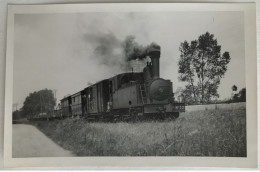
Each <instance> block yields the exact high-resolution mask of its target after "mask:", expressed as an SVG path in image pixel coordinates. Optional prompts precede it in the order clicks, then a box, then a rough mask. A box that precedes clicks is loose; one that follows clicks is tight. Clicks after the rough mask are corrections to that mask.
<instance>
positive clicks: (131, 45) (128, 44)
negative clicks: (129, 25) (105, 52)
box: [122, 36, 147, 61]
mask: <svg viewBox="0 0 260 172" xmlns="http://www.w3.org/2000/svg"><path fill="white" fill-rule="evenodd" d="M122 48H123V52H124V56H125V59H126V61H130V60H135V59H139V60H142V59H145V58H146V56H147V47H144V46H142V45H139V44H138V43H137V42H136V41H135V37H134V36H127V37H126V38H125V40H124V41H123V42H122Z"/></svg>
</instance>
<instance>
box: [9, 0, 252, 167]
mask: <svg viewBox="0 0 260 172" xmlns="http://www.w3.org/2000/svg"><path fill="white" fill-rule="evenodd" d="M114 11H117V12H138V11H142V12H152V11H154V12H155V11H156V12H161V11H164V12H165V11H169V12H176V11H194V12H195V11H198V12H199V11H241V12H244V31H245V32H244V34H245V35H244V36H245V65H246V70H245V71H246V88H247V94H246V99H247V102H246V113H247V116H246V125H247V130H246V131H247V157H180V156H173V157H169V156H167V157H62V158H61V157H45V158H42V157H41V158H40V157H39V158H12V115H11V114H12V102H13V60H14V59H13V58H14V52H13V51H14V16H15V14H25V13H26V14H36V13H38V14H39V13H83V12H114ZM256 53H257V52H256V4H255V3H183V4H182V3H98V4H93V3H92V4H57V5H9V6H8V19H7V50H6V80H5V118H4V120H5V121H4V124H5V126H4V166H5V167H87V168H93V167H94V168H96V167H98V168H103V169H109V168H114V167H117V168H143V167H146V168H147V167H148V168H155V167H157V168H158V167H159V168H160V167H161V168H169V169H170V168H172V167H233V168H248V167H251V168H253V167H257V57H256Z"/></svg>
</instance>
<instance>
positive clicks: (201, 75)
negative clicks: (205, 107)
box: [178, 32, 230, 103]
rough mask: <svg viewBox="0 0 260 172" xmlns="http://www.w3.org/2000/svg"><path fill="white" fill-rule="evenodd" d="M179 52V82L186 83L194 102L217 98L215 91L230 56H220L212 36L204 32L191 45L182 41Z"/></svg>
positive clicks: (226, 53) (218, 47) (219, 49)
mask: <svg viewBox="0 0 260 172" xmlns="http://www.w3.org/2000/svg"><path fill="white" fill-rule="evenodd" d="M179 50H180V53H181V54H180V59H179V62H178V65H179V70H178V72H179V80H180V81H183V82H187V85H186V86H187V87H189V88H190V91H191V92H192V97H193V99H194V101H195V102H196V103H198V102H200V103H206V102H209V101H210V100H211V98H212V97H219V95H218V92H217V89H218V86H219V84H220V79H221V78H222V77H223V76H224V74H225V72H226V71H227V65H228V63H229V62H230V55H229V53H228V52H224V53H223V54H221V46H220V45H218V43H217V39H215V38H214V35H213V34H210V33H209V32H206V33H205V34H203V35H201V36H199V38H198V40H194V41H191V43H188V42H187V41H184V42H183V43H181V45H180V47H179Z"/></svg>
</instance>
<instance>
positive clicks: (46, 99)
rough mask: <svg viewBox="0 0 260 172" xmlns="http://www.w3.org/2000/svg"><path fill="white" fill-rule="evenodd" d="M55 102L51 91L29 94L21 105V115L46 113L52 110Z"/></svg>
mask: <svg viewBox="0 0 260 172" xmlns="http://www.w3.org/2000/svg"><path fill="white" fill-rule="evenodd" d="M55 105H56V101H55V98H54V95H53V92H52V90H48V89H44V90H40V91H37V92H33V93H30V94H29V96H27V97H26V99H25V101H24V103H23V107H22V110H23V113H24V114H26V116H28V115H29V116H30V115H36V114H38V113H43V112H48V111H51V110H53V109H54V107H55Z"/></svg>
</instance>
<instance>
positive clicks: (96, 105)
mask: <svg viewBox="0 0 260 172" xmlns="http://www.w3.org/2000/svg"><path fill="white" fill-rule="evenodd" d="M160 54H161V51H160V46H158V45H154V46H151V47H149V49H148V50H147V56H148V57H150V59H151V62H148V63H147V65H146V67H144V69H143V72H128V73H121V74H119V75H116V76H114V77H112V78H108V79H104V80H102V81H99V82H97V83H96V84H93V85H91V86H89V87H87V88H85V89H83V90H81V91H79V92H77V93H75V94H73V95H70V96H66V97H64V98H63V99H62V100H61V101H60V109H59V110H56V111H53V112H52V113H46V114H45V115H42V114H41V116H40V117H37V116H35V117H34V118H41V119H44V118H46V119H52V118H65V117H77V116H79V117H84V118H86V119H88V120H120V119H122V120H127V119H140V118H143V117H149V118H161V119H165V118H178V117H179V113H180V112H184V111H185V105H184V103H179V102H175V100H174V94H173V91H172V90H173V89H172V82H171V81H170V80H165V79H163V78H160V75H159V72H160V70H159V68H160V65H159V60H160Z"/></svg>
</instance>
